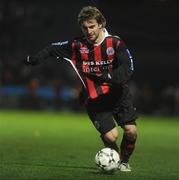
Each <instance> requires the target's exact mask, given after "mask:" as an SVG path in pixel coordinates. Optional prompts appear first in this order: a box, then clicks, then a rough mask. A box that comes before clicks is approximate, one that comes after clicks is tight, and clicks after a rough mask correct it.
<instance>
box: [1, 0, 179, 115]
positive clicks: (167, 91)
mask: <svg viewBox="0 0 179 180" xmlns="http://www.w3.org/2000/svg"><path fill="white" fill-rule="evenodd" d="M87 5H92V6H97V7H98V8H99V9H100V10H101V12H102V13H103V14H104V16H105V17H106V20H107V30H108V31H109V32H110V33H111V34H116V35H119V36H120V37H121V38H122V39H123V40H124V41H125V42H126V44H127V46H128V48H129V49H130V51H131V54H132V55H133V57H134V65H135V72H134V75H133V77H132V79H131V81H130V86H131V90H132V94H133V98H134V102H135V104H136V107H137V109H138V112H139V113H145V114H163V115H179V78H178V77H179V51H178V50H179V33H178V32H179V26H178V23H179V3H178V2H177V0H135V1H131V0H123V1H119V0H118V1H117V0H116V1H115V0H110V1H109V0H91V1H90V0H79V1H71V0H65V1H57V0H53V1H50V0H46V1H35V0H26V1H22V0H1V1H0V108H1V109H3V108H6V109H7V108H12V109H13V108H21V109H36V110H37V109H40V110H46V109H52V110H59V111H60V110H70V111H83V108H82V107H81V106H79V104H78V100H77V98H78V90H79V89H80V82H79V80H78V78H77V77H76V75H75V74H74V72H73V70H72V69H71V68H70V67H69V65H68V64H65V63H61V62H57V61H56V60H55V59H49V60H48V61H46V62H45V63H44V64H42V65H41V66H37V67H25V66H24V65H23V64H22V59H23V58H24V57H26V56H27V55H29V54H35V53H37V52H38V51H39V50H41V49H42V48H44V47H45V46H47V45H48V44H49V43H52V42H55V41H59V40H60V41H63V40H66V39H71V38H73V37H75V36H78V35H80V34H81V32H80V28H79V26H78V23H77V15H78V13H79V11H80V9H81V8H82V7H83V6H87Z"/></svg>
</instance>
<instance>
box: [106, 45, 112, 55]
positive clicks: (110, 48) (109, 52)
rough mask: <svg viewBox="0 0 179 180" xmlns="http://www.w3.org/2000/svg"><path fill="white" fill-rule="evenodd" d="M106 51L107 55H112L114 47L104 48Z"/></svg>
mask: <svg viewBox="0 0 179 180" xmlns="http://www.w3.org/2000/svg"><path fill="white" fill-rule="evenodd" d="M106 53H107V55H114V48H112V47H108V48H107V49H106Z"/></svg>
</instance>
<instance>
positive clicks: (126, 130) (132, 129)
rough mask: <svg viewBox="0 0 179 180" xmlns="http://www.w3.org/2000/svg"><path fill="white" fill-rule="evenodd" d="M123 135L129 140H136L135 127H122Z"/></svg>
mask: <svg viewBox="0 0 179 180" xmlns="http://www.w3.org/2000/svg"><path fill="white" fill-rule="evenodd" d="M124 134H125V135H126V136H127V137H128V138H129V139H131V140H136V139H137V128H136V126H135V125H126V126H124Z"/></svg>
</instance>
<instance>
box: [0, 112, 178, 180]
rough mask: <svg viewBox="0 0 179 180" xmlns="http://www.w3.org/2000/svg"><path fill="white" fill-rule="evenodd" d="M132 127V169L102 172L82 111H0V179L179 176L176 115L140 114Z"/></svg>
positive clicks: (160, 179)
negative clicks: (134, 141)
mask: <svg viewBox="0 0 179 180" xmlns="http://www.w3.org/2000/svg"><path fill="white" fill-rule="evenodd" d="M137 127H138V141H137V144H136V150H135V152H134V154H133V156H132V158H131V160H130V165H131V166H132V172H129V173H124V172H119V171H117V172H116V173H115V174H114V175H105V174H101V173H99V172H98V170H97V169H96V166H95V164H94V156H95V154H96V152H97V151H98V150H99V149H100V148H102V147H103V144H102V142H101V140H100V137H99V134H98V132H97V131H96V130H95V128H94V127H93V126H92V124H91V122H90V121H89V119H88V117H87V115H86V114H74V113H57V112H30V111H0V180H30V179H31V180H73V179H76V180H88V179H89V180H99V179H103V180H108V179H110V180H140V179H141V180H177V179H178V180H179V119H177V118H168V117H147V116H141V117H139V119H138V121H137ZM119 130H120V128H119ZM121 132H122V131H121V130H120V134H119V142H120V140H121Z"/></svg>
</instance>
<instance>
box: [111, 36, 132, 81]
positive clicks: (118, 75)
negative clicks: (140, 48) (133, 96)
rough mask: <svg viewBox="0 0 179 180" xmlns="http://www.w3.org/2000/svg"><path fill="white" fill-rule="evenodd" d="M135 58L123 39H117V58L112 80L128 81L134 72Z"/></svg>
mask: <svg viewBox="0 0 179 180" xmlns="http://www.w3.org/2000/svg"><path fill="white" fill-rule="evenodd" d="M133 71H134V66H133V58H132V56H131V54H130V52H129V50H128V49H127V47H126V45H125V43H124V42H123V41H122V40H120V39H119V40H118V41H117V47H116V58H115V60H114V64H113V70H112V73H111V82H112V83H114V84H123V83H126V82H127V81H128V80H129V79H130V78H131V75H132V74H133Z"/></svg>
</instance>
